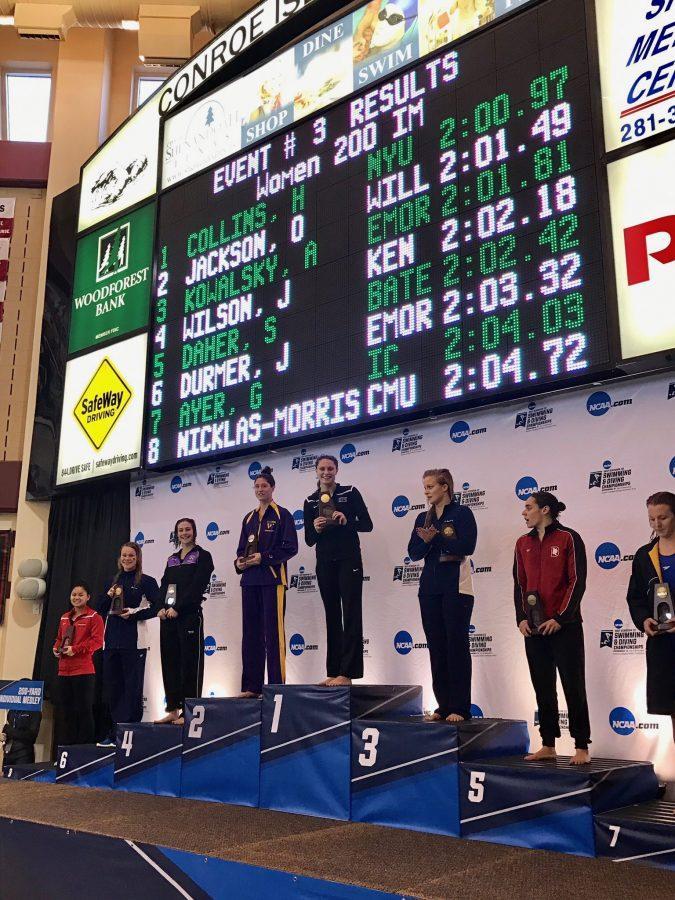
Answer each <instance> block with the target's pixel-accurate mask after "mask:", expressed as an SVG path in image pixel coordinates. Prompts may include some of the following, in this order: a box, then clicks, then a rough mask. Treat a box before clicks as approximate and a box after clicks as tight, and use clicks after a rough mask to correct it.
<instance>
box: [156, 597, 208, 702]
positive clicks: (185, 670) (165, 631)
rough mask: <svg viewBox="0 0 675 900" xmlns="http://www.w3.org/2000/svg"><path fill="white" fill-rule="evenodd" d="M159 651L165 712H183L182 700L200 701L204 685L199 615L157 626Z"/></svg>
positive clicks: (188, 614) (200, 613) (166, 621)
mask: <svg viewBox="0 0 675 900" xmlns="http://www.w3.org/2000/svg"><path fill="white" fill-rule="evenodd" d="M159 649H160V652H161V656H162V678H163V679H164V693H165V694H166V709H167V712H173V711H174V710H178V709H183V702H184V701H185V698H186V697H201V695H202V684H203V682H204V619H203V617H202V611H201V610H199V612H195V613H179V615H178V618H177V619H164V620H163V621H162V622H161V623H160V626H159Z"/></svg>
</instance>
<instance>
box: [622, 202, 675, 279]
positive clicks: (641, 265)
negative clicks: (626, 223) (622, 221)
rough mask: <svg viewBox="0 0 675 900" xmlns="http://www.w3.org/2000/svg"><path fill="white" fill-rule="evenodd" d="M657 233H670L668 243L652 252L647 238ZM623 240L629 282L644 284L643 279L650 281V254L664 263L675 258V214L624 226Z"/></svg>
mask: <svg viewBox="0 0 675 900" xmlns="http://www.w3.org/2000/svg"><path fill="white" fill-rule="evenodd" d="M657 234H666V235H668V243H667V244H666V246H665V247H664V248H663V249H662V250H655V251H652V252H651V253H650V252H649V249H648V247H647V238H649V237H651V236H652V235H657ZM623 240H624V244H625V248H626V271H627V274H628V284H629V285H633V284H642V282H643V281H649V257H650V256H651V257H652V259H656V260H658V261H659V262H660V263H663V264H664V265H665V264H666V263H671V262H673V261H674V260H675V216H661V217H660V218H658V219H652V220H651V221H650V222H642V223H640V225H632V226H630V227H629V228H624V230H623ZM673 277H675V276H673Z"/></svg>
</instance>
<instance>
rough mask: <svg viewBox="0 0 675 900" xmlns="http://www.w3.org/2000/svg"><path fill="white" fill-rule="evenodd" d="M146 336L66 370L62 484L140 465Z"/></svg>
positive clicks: (102, 351)
mask: <svg viewBox="0 0 675 900" xmlns="http://www.w3.org/2000/svg"><path fill="white" fill-rule="evenodd" d="M146 348H147V338H146V335H145V334H139V335H137V336H136V337H133V338H129V339H128V340H126V341H120V343H118V344H114V345H113V346H112V347H107V348H105V349H100V350H95V351H94V352H92V353H88V354H86V355H85V356H80V357H78V358H77V359H71V360H70V362H68V363H67V365H66V384H65V390H64V400H63V412H62V418H61V438H60V441H59V459H58V467H57V475H56V483H57V485H64V484H71V483H73V482H76V481H82V480H84V479H87V478H95V477H97V476H99V475H109V474H111V473H113V472H122V471H125V470H127V469H133V468H135V467H137V466H138V465H139V453H140V446H141V432H142V422H143V389H144V384H145V360H146Z"/></svg>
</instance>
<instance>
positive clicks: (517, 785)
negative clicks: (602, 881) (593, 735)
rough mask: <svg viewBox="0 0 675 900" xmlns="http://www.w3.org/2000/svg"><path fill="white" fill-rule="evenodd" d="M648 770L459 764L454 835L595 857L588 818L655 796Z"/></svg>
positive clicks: (603, 762)
mask: <svg viewBox="0 0 675 900" xmlns="http://www.w3.org/2000/svg"><path fill="white" fill-rule="evenodd" d="M657 793H658V781H657V778H656V775H655V773H654V769H653V767H652V765H651V763H643V762H631V761H625V760H620V759H594V760H593V761H592V762H591V763H589V764H587V765H584V766H573V765H571V764H570V762H569V761H568V760H567V759H566V758H565V757H559V758H558V759H557V760H532V761H530V762H525V761H524V760H523V758H522V757H521V756H519V757H505V758H496V759H491V760H474V761H472V762H462V763H460V777H459V802H460V811H461V834H462V837H468V838H471V839H473V840H479V841H489V842H492V843H497V844H510V845H512V846H515V847H530V848H532V849H535V850H558V851H560V852H563V853H575V854H578V855H581V856H594V855H595V846H594V840H593V815H594V813H598V812H605V811H606V810H608V809H611V808H612V807H615V806H617V805H621V804H624V803H638V802H640V801H642V800H651V799H653V798H655V797H656V796H657Z"/></svg>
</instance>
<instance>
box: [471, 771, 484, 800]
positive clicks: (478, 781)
mask: <svg viewBox="0 0 675 900" xmlns="http://www.w3.org/2000/svg"><path fill="white" fill-rule="evenodd" d="M484 781H485V772H472V773H471V776H470V778H469V793H468V795H467V796H468V798H469V802H470V803H482V802H483V795H484V793H485V786H484V784H483V782H484Z"/></svg>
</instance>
